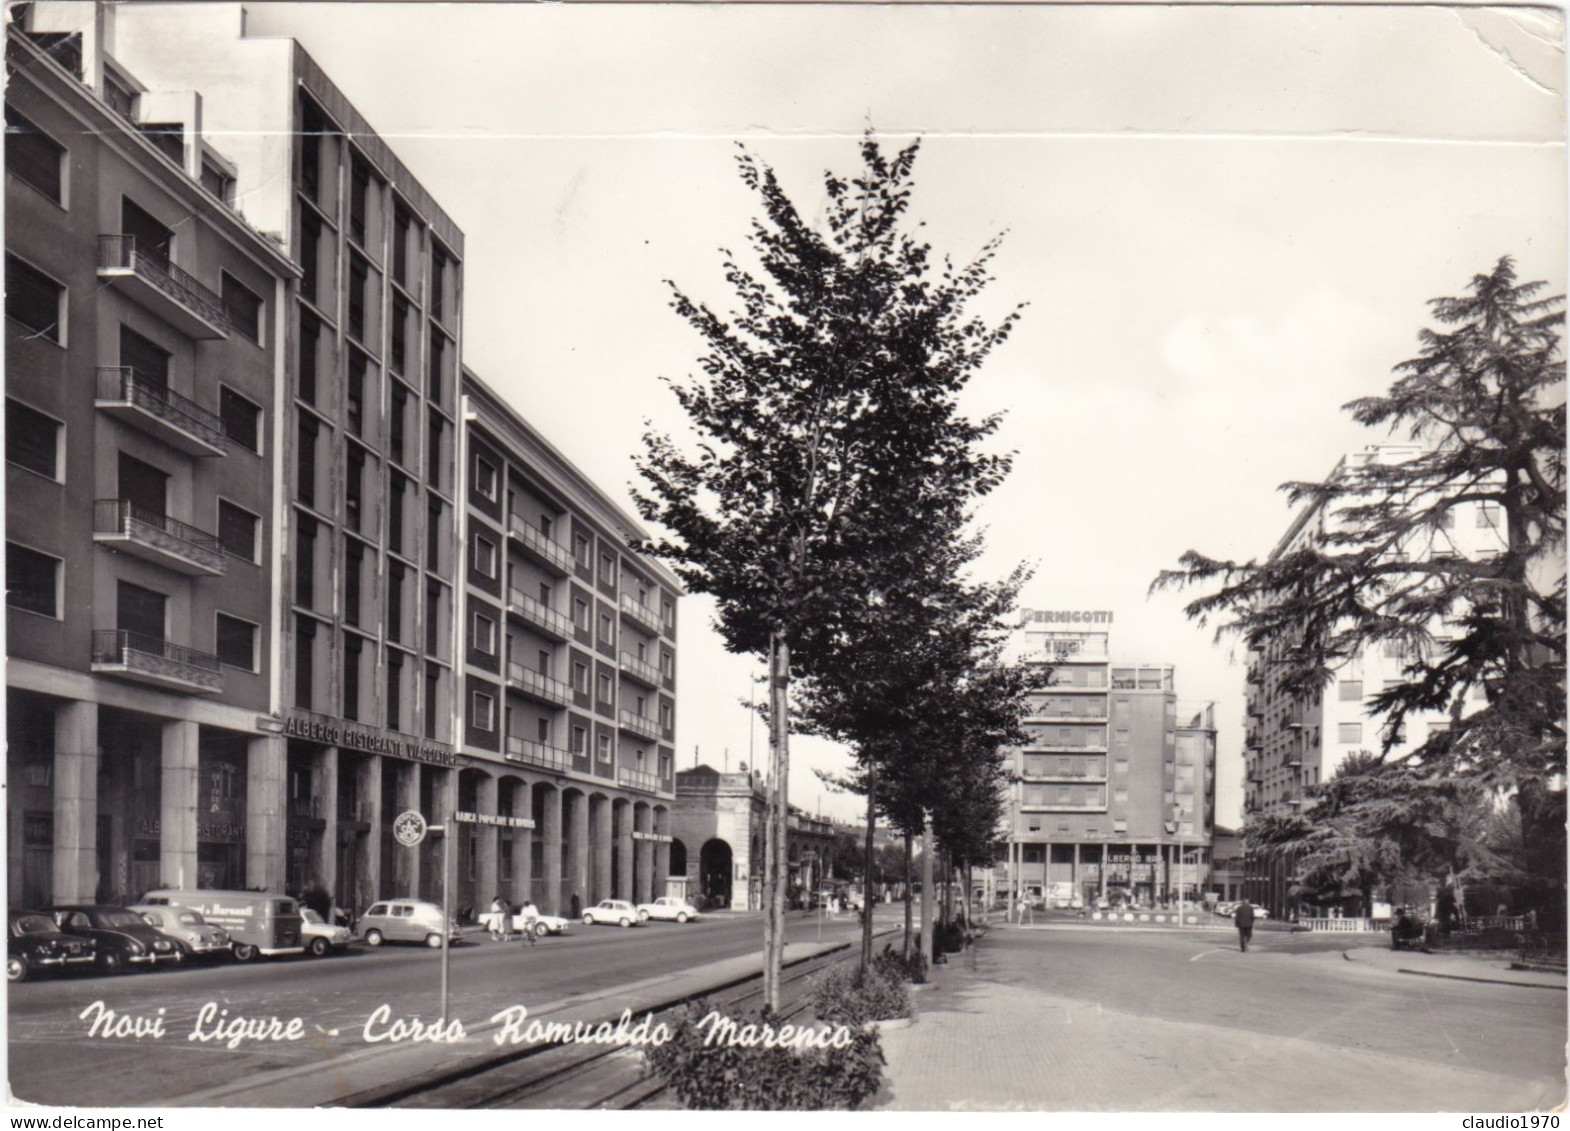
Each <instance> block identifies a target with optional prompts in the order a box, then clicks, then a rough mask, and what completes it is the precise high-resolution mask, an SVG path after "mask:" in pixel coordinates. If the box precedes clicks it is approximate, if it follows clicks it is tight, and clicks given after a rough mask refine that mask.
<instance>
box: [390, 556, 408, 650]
mask: <svg viewBox="0 0 1570 1131" xmlns="http://www.w3.org/2000/svg"><path fill="white" fill-rule="evenodd" d="M403 576H404V569H403V566H401V565H399V564H398V563H397V562H389V563H388V564H387V624H386V633H387V639H388V640H402V639H403Z"/></svg>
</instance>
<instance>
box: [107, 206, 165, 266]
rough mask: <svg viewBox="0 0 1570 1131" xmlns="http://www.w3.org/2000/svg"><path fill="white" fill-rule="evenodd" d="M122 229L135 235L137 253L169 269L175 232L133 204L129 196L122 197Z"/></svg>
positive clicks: (128, 233)
mask: <svg viewBox="0 0 1570 1131" xmlns="http://www.w3.org/2000/svg"><path fill="white" fill-rule="evenodd" d="M120 231H121V233H122V234H124V235H127V236H133V237H135V240H136V254H137V255H139V256H142V257H144V258H145V259H147V260H148V261H150V262H151V263H153V264H154V265H156V266H158V267H161V268H163V269H164V270H166V271H167V270H168V269H169V255H170V250H169V249H170V246H171V245H172V244H173V243H174V233H173V232H171V231H170V230H169V229H168V228H166V227H164V226H163V225H162V224H160V223H159V222H158V221H157V220H155V219H153V217H152V216H151V215H149V214H148V213H147V212H145V211H143V210H142V209H141V208H139V207H138V206H137V205H135V204H133V203H132V202H131V200H130V198H129V197H121V198H120Z"/></svg>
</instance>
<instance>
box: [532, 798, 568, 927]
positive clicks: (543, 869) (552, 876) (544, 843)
mask: <svg viewBox="0 0 1570 1131" xmlns="http://www.w3.org/2000/svg"><path fill="white" fill-rule="evenodd" d="M536 788H538V789H539V790H540V810H541V812H540V822H541V827H540V855H541V856H542V857H544V859H542V860H541V861H540V873H541V882H542V884H543V888H544V890H543V892H542V893H541V894H542V895H543V897H544V901H543V904H542V906H541V908H540V909H541V910H542V911H545V912H547V913H548V914H551V915H565V914H567V912H566V911H565V910H563V908H564V907H565V906H566V905H565V904H563V903H562V892H561V837H562V820H561V790H559V789H557V788H556V787H555V786H547V785H540V786H537V787H536Z"/></svg>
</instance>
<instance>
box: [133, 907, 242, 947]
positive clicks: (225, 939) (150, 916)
mask: <svg viewBox="0 0 1570 1131" xmlns="http://www.w3.org/2000/svg"><path fill="white" fill-rule="evenodd" d="M126 910H127V911H135V912H136V913H137V914H138V915H140V916H141V917H142V918H143V919H145V920H146V921H147V925H148V926H150V927H152V928H153V929H154V930H155V931H158V932H160V933H161V934H165V935H168V936H169V937H170V938H172V939H173V940H174V944H175V946H177V947H179V948H180V953H181V955H183V956H184V957H186V958H228V957H229V956H230V955H231V954H233V953H234V940H233V939H231V938H230V937H229V932H228V931H226V930H224V929H223V928H222V927H219V926H215V925H214V924H212V923H209V922H208V921H207V920H206V919H203V918H202V916H201V913H200V912H197V911H190V910H188V909H186V908H184V907H158V906H154V905H153V904H150V903H138V904H134V905H133V906H131V907H128V908H126Z"/></svg>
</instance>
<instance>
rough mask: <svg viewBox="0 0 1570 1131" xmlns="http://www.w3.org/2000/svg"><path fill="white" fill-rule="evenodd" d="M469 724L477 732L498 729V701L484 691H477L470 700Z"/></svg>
mask: <svg viewBox="0 0 1570 1131" xmlns="http://www.w3.org/2000/svg"><path fill="white" fill-rule="evenodd" d="M469 724H470V725H471V726H473V727H474V729H475V730H487V731H489V730H495V729H496V700H495V699H494V698H493V697H492V696H489V695H487V694H485V692H483V691H476V692H475V693H474V694H473V696H472V697H471V698H470V700H469Z"/></svg>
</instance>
